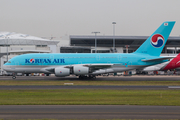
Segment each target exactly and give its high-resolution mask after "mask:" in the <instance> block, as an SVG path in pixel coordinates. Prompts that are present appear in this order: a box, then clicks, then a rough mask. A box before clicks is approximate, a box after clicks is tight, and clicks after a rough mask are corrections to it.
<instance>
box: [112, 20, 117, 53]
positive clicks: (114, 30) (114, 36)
mask: <svg viewBox="0 0 180 120" xmlns="http://www.w3.org/2000/svg"><path fill="white" fill-rule="evenodd" d="M112 24H113V53H115V24H116V22H112Z"/></svg>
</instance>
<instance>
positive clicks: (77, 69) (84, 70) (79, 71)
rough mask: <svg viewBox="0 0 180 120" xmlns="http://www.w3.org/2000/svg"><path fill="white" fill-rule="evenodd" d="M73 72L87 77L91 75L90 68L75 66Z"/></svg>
mask: <svg viewBox="0 0 180 120" xmlns="http://www.w3.org/2000/svg"><path fill="white" fill-rule="evenodd" d="M73 71H74V74H75V75H87V74H89V67H83V66H82V65H75V66H74V68H73Z"/></svg>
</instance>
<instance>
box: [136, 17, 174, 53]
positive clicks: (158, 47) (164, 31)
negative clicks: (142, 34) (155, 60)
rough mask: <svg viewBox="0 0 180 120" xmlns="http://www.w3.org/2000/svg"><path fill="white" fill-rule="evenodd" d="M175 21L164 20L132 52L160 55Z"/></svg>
mask: <svg viewBox="0 0 180 120" xmlns="http://www.w3.org/2000/svg"><path fill="white" fill-rule="evenodd" d="M174 24H175V21H167V22H164V23H163V24H162V25H161V26H160V27H159V28H158V29H157V30H156V31H155V32H154V33H153V34H152V35H151V36H150V37H149V38H148V39H147V40H146V41H145V42H144V43H143V44H142V45H141V46H140V47H139V48H138V49H137V50H136V51H135V52H134V53H143V54H149V55H152V56H160V54H161V52H162V50H163V48H164V45H165V44H166V41H167V39H168V37H169V35H170V33H171V30H172V28H173V26H174Z"/></svg>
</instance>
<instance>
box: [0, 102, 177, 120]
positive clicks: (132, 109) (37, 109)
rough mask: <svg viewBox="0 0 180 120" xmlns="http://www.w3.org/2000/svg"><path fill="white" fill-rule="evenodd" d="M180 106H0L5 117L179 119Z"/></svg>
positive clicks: (0, 110)
mask: <svg viewBox="0 0 180 120" xmlns="http://www.w3.org/2000/svg"><path fill="white" fill-rule="evenodd" d="M179 113H180V106H131V105H21V106H18V105H8V106H3V105H2V106H0V118H4V119H27V118H30V119H41V118H54V119H105V118H106V119H117V118H121V119H179V118H180V114H179Z"/></svg>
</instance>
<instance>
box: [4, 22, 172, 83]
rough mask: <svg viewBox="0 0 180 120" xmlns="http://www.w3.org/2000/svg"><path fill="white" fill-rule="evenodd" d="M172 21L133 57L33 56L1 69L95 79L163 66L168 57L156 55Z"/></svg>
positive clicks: (132, 54) (12, 61) (165, 38)
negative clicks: (103, 75) (98, 76)
mask: <svg viewBox="0 0 180 120" xmlns="http://www.w3.org/2000/svg"><path fill="white" fill-rule="evenodd" d="M174 24H175V21H167V22H164V23H162V24H161V25H160V27H159V28H158V29H157V30H156V31H155V32H154V33H153V34H152V35H151V36H150V37H149V38H148V39H147V40H146V41H145V42H144V43H143V44H142V45H141V46H140V47H139V48H138V49H137V50H136V51H135V52H133V53H34V54H23V55H19V56H16V57H13V58H12V59H10V60H9V61H8V62H6V63H5V64H4V65H3V69H4V70H5V71H8V72H13V73H14V74H13V76H12V78H13V79H16V75H15V73H45V74H55V76H57V77H65V76H69V75H71V74H74V75H77V76H79V78H80V79H81V78H84V77H88V78H95V77H96V76H97V75H98V74H104V73H115V72H122V71H128V70H133V69H142V68H145V67H147V66H152V65H156V64H159V63H163V62H167V61H168V60H169V59H170V58H172V57H161V56H160V54H161V52H162V50H163V48H164V45H165V44H166V41H167V39H168V37H169V35H170V33H171V31H172V28H173V26H174Z"/></svg>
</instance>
